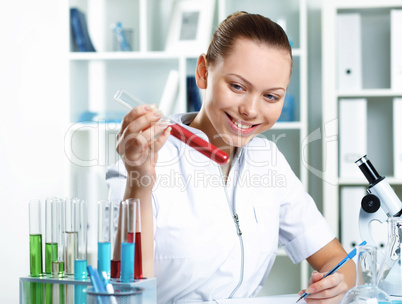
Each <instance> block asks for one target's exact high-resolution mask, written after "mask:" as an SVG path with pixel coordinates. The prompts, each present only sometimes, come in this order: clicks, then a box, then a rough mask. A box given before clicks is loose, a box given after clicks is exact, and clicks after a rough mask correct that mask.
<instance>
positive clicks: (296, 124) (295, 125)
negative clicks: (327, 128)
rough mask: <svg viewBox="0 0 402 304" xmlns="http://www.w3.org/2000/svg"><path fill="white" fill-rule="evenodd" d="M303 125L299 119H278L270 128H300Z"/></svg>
mask: <svg viewBox="0 0 402 304" xmlns="http://www.w3.org/2000/svg"><path fill="white" fill-rule="evenodd" d="M303 127H304V125H303V123H301V122H300V121H289V122H287V121H286V122H285V121H278V122H277V123H276V124H274V126H273V127H272V128H271V129H272V130H300V129H301V128H303Z"/></svg>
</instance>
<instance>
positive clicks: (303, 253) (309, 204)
mask: <svg viewBox="0 0 402 304" xmlns="http://www.w3.org/2000/svg"><path fill="white" fill-rule="evenodd" d="M278 158H279V159H278V162H279V163H280V164H281V165H280V166H281V170H283V172H284V174H286V177H287V183H286V187H284V189H283V190H282V195H281V208H280V228H279V242H280V244H281V246H282V247H283V248H284V249H285V251H286V252H287V254H288V255H289V257H290V259H291V260H292V261H293V262H294V263H299V262H301V261H302V260H305V259H306V258H308V257H309V256H311V255H312V254H314V253H315V252H317V251H318V250H319V249H321V248H322V247H324V246H325V245H326V244H328V243H329V242H330V241H332V240H333V239H334V238H335V233H334V232H333V231H332V229H331V228H330V226H329V224H328V223H327V221H326V220H325V218H324V217H323V215H322V214H321V213H320V211H319V210H318V208H317V206H316V204H315V202H314V200H313V199H312V197H311V196H310V195H309V194H308V193H307V192H306V190H305V189H304V186H303V184H302V183H301V181H300V180H299V179H298V178H297V176H296V175H295V174H294V173H293V171H292V170H291V168H290V166H289V164H288V163H287V161H286V160H285V158H284V157H283V155H282V154H281V153H278Z"/></svg>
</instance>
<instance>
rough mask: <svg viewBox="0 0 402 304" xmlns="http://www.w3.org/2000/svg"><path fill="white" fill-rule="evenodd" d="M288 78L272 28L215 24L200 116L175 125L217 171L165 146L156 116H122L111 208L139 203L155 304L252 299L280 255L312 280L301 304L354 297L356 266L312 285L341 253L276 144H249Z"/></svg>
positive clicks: (271, 115)
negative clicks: (201, 142) (204, 145)
mask: <svg viewBox="0 0 402 304" xmlns="http://www.w3.org/2000/svg"><path fill="white" fill-rule="evenodd" d="M291 70H292V54H291V47H290V45H289V42H288V39H287V36H286V34H285V32H284V31H283V30H282V28H281V27H280V26H278V25H277V24H276V23H274V22H272V21H271V20H269V19H267V18H265V17H263V16H260V15H255V14H248V13H245V12H239V13H236V14H233V15H231V16H229V17H228V18H227V19H226V20H225V21H223V22H222V23H221V25H220V26H219V28H218V29H217V31H216V32H215V34H214V36H213V38H212V41H211V44H210V46H209V48H208V52H207V54H202V55H201V56H200V57H199V59H198V62H197V68H196V75H195V76H196V80H197V85H198V87H199V88H200V89H203V104H202V108H201V110H200V111H199V112H198V113H188V114H180V115H175V116H174V119H175V120H176V121H178V122H179V123H180V124H181V125H182V126H184V127H185V128H188V129H189V130H191V131H192V132H193V133H195V134H196V135H198V136H200V137H202V138H203V139H205V140H207V141H209V142H210V143H212V144H213V145H215V146H216V147H218V148H220V149H221V150H223V151H224V152H226V153H227V154H228V155H229V156H230V161H229V163H228V164H226V165H223V166H219V165H217V164H216V163H215V162H213V161H212V160H210V159H208V158H207V157H205V156H204V155H202V154H201V153H198V152H196V151H195V150H194V149H192V148H190V147H189V146H187V145H186V144H184V143H183V142H181V141H179V140H177V139H176V138H175V137H173V136H169V134H170V130H171V129H170V127H167V126H166V125H164V124H162V123H158V121H159V119H160V118H161V113H160V112H159V111H157V110H156V109H155V108H154V107H152V106H139V107H137V108H135V109H133V110H132V111H130V112H129V113H128V114H127V115H126V116H125V118H124V120H123V123H122V126H121V131H120V133H119V135H118V146H117V151H118V153H119V154H120V155H121V161H120V162H119V163H118V164H116V166H114V167H111V168H110V169H109V171H108V174H107V176H108V184H109V187H110V198H114V199H115V198H118V199H120V200H122V199H127V198H139V199H140V200H141V213H142V224H143V226H142V239H143V241H142V242H143V271H144V275H145V276H149V277H151V276H155V277H156V278H157V282H158V302H159V303H188V302H196V301H207V300H213V299H222V298H231V297H233V298H242V297H251V296H255V295H256V294H257V293H258V291H259V290H260V288H261V286H262V285H263V283H264V281H265V279H266V278H267V276H268V273H269V271H270V270H271V268H272V265H273V263H274V260H275V256H276V251H277V247H278V243H280V244H281V246H282V247H283V248H284V249H285V251H286V252H287V253H288V255H289V257H290V258H291V259H292V261H293V262H294V263H298V262H300V261H302V260H304V259H307V261H308V262H309V263H310V265H311V266H312V267H313V268H314V269H315V270H316V272H314V273H313V274H312V276H311V280H310V285H309V287H308V292H309V293H311V295H310V296H309V297H308V298H307V299H306V300H307V302H308V303H326V304H329V303H339V302H340V300H341V298H342V296H343V295H344V293H345V292H346V291H347V290H348V289H349V288H350V287H352V286H353V283H354V279H355V278H354V276H355V274H354V265H353V262H348V263H347V264H346V265H345V266H344V267H343V268H342V269H341V270H340V271H338V272H337V273H335V274H333V275H331V276H328V277H327V278H325V279H323V280H320V279H321V278H322V277H323V275H324V274H325V273H326V272H327V271H329V270H330V269H331V268H333V267H334V266H335V265H336V264H337V263H339V262H340V261H341V260H342V259H343V258H344V257H345V256H346V252H345V251H344V249H343V248H342V246H341V245H340V243H339V241H338V240H337V239H336V238H335V235H334V233H333V232H332V231H331V229H330V228H329V226H328V224H327V223H326V221H325V219H324V218H323V216H322V215H321V214H320V213H319V211H318V210H317V208H316V205H315V203H314V202H313V200H312V198H311V197H310V196H309V195H308V194H307V193H306V192H305V190H304V188H303V185H302V184H301V182H300V181H299V180H298V179H297V177H296V176H295V175H294V173H293V172H292V170H291V169H290V167H289V165H288V163H287V162H286V160H285V158H284V157H283V155H282V154H281V153H280V152H279V151H278V149H277V147H276V146H275V144H274V143H273V142H271V141H269V140H267V139H264V138H261V137H256V136H257V135H259V134H261V133H262V132H264V131H267V130H269V129H270V128H271V127H272V126H273V125H274V124H275V122H276V121H277V120H278V118H279V116H280V114H281V111H282V107H283V102H284V98H285V94H286V90H287V87H288V84H289V80H290V76H291ZM155 134H160V136H159V137H155ZM155 138H157V139H155ZM117 248H118V246H117ZM301 292H303V291H301Z"/></svg>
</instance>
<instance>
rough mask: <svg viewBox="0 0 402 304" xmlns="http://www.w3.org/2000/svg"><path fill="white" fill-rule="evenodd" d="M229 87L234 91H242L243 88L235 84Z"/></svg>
mask: <svg viewBox="0 0 402 304" xmlns="http://www.w3.org/2000/svg"><path fill="white" fill-rule="evenodd" d="M230 87H231V88H232V89H233V90H234V91H243V87H242V86H241V85H238V84H236V83H231V84H230Z"/></svg>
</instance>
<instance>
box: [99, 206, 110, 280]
mask: <svg viewBox="0 0 402 304" xmlns="http://www.w3.org/2000/svg"><path fill="white" fill-rule="evenodd" d="M112 228H113V204H112V202H111V201H104V200H101V201H98V272H99V275H100V276H101V277H102V272H103V271H105V272H106V275H107V278H108V279H110V267H111V236H112Z"/></svg>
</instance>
